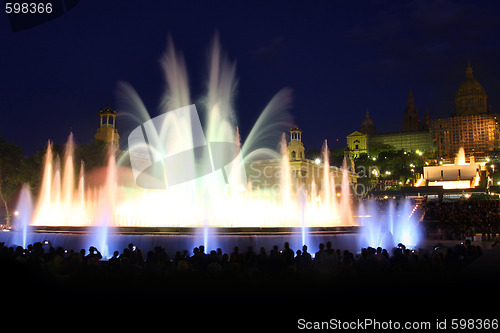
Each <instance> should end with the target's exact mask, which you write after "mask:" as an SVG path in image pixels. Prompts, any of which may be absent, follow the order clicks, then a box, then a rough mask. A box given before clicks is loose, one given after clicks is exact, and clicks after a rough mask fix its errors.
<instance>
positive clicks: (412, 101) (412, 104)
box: [408, 88, 415, 108]
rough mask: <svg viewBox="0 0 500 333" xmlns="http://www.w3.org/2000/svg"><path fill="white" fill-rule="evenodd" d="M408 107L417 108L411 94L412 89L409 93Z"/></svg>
mask: <svg viewBox="0 0 500 333" xmlns="http://www.w3.org/2000/svg"><path fill="white" fill-rule="evenodd" d="M408 107H411V108H414V107H415V101H414V100H413V93H412V92H411V88H410V92H409V93H408Z"/></svg>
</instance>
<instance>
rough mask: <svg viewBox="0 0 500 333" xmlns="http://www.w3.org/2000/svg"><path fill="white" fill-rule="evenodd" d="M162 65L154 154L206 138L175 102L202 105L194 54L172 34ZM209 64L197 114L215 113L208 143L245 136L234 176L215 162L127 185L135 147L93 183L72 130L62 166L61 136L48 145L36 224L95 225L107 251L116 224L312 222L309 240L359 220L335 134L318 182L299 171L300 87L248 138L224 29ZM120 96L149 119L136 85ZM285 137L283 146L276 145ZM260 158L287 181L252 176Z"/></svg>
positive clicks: (204, 226) (282, 95) (142, 121)
mask: <svg viewBox="0 0 500 333" xmlns="http://www.w3.org/2000/svg"><path fill="white" fill-rule="evenodd" d="M161 65H162V67H163V70H164V74H165V79H166V82H167V89H166V91H165V93H164V94H163V98H162V101H161V103H160V110H161V116H162V118H161V119H162V122H161V123H160V124H155V126H154V127H148V128H147V129H146V130H147V131H148V139H149V145H150V146H151V147H153V149H152V150H151V154H152V155H153V157H154V158H159V159H163V158H166V157H168V156H171V155H172V154H174V153H178V152H183V151H186V150H189V149H193V147H194V145H195V143H196V142H195V141H196V139H195V138H194V134H193V133H195V132H196V131H195V129H194V128H193V127H194V126H195V125H194V124H195V122H193V118H192V117H193V116H192V114H186V113H182V112H173V110H174V109H175V110H178V109H182V108H184V107H186V106H189V105H192V101H191V97H190V92H189V84H188V82H189V80H188V78H187V71H186V68H185V65H184V60H183V58H182V56H180V54H179V53H178V52H176V50H175V48H174V46H173V43H172V42H171V41H169V49H168V51H167V52H166V53H165V54H164V56H163V57H162V59H161ZM209 66H210V67H209V71H208V73H209V77H208V80H207V91H206V94H205V97H203V98H202V99H201V101H200V102H199V103H197V105H198V106H199V107H200V110H201V111H200V112H199V114H198V115H197V116H198V117H199V116H204V118H205V121H204V127H203V129H201V130H202V131H203V132H204V134H205V140H206V142H207V143H210V142H227V143H232V144H235V145H237V146H238V147H239V146H240V145H241V155H242V156H243V158H241V159H235V160H234V162H232V163H231V164H230V165H229V166H228V167H229V168H230V169H231V172H230V173H228V174H229V175H230V176H229V178H230V179H224V177H223V176H224V175H223V173H221V172H212V173H210V174H207V175H205V176H203V177H198V178H196V179H192V180H189V181H186V182H184V183H182V184H176V185H175V186H172V184H169V180H168V177H165V178H164V184H165V185H164V188H163V189H151V188H149V189H148V188H141V187H139V186H135V185H133V184H126V185H125V183H124V182H122V181H121V180H120V177H118V175H117V169H118V167H117V164H118V165H119V164H120V161H124V160H125V159H127V158H128V154H126V153H125V154H121V157H120V159H119V160H118V162H116V161H115V152H114V151H110V153H109V154H108V163H107V167H106V171H105V180H104V182H103V183H101V184H100V185H98V186H96V185H89V184H87V182H86V180H85V174H84V166H83V164H80V167H79V171H78V170H75V164H76V165H78V164H77V163H75V161H74V144H73V137H72V135H70V137H69V139H68V143H67V145H66V150H65V154H64V157H63V161H62V164H63V168H62V169H61V167H60V164H61V163H60V162H59V157H58V156H55V157H54V156H53V151H52V144H51V143H50V142H49V144H48V145H47V153H46V157H45V164H44V170H43V180H42V186H41V191H40V196H39V198H38V203H37V206H36V209H35V213H34V217H33V220H32V224H33V225H37V226H53V227H72V226H88V227H95V228H94V229H92V230H93V231H92V232H93V235H94V236H92V237H93V238H92V241H91V242H92V243H93V244H94V245H96V246H97V247H98V248H100V250H101V251H106V247H108V248H109V242H110V238H109V237H108V236H109V235H108V234H109V230H110V228H112V227H174V228H192V227H198V228H199V230H203V232H202V234H203V242H204V243H205V245H207V244H206V243H207V242H210V240H211V239H213V237H211V230H212V229H215V228H247V227H253V228H263V227H273V228H276V227H284V228H297V229H298V230H302V236H301V242H303V243H304V242H306V239H307V230H308V229H310V228H313V227H338V226H353V225H356V222H355V221H354V220H353V216H352V212H351V204H350V200H351V199H350V196H351V195H350V193H349V192H350V191H349V186H350V182H349V177H350V176H349V172H348V169H347V163H346V161H344V166H343V168H342V177H341V184H340V186H341V192H340V193H339V195H340V199H339V198H338V196H337V191H336V187H335V185H336V184H335V177H334V174H333V171H334V170H336V169H335V168H333V167H330V165H329V155H328V154H329V151H328V146H327V143H326V141H325V144H324V147H323V165H322V166H318V168H321V169H322V172H321V176H320V177H318V179H313V181H312V184H311V187H310V189H305V188H304V187H303V186H301V184H300V180H299V179H297V178H294V177H292V173H293V172H294V171H296V170H293V168H292V166H291V163H290V157H289V154H288V148H287V142H286V137H285V135H284V134H282V133H283V131H284V130H285V129H287V128H289V127H290V121H289V120H290V118H291V117H290V115H289V114H288V113H287V112H286V110H287V109H288V108H289V107H290V104H291V91H290V90H289V89H284V90H282V91H280V92H279V93H278V94H276V96H275V97H273V98H272V99H271V101H270V102H269V104H268V105H267V106H266V107H265V108H264V111H263V112H262V113H261V115H260V117H259V118H258V120H257V122H256V124H255V126H254V127H253V128H252V129H251V131H250V133H249V135H248V137H247V139H246V140H245V141H244V142H243V144H241V142H242V140H241V138H240V136H239V131H238V127H237V123H236V116H235V114H236V113H235V110H234V92H235V90H236V81H237V80H236V77H235V66H234V64H233V63H231V62H230V61H229V60H228V59H227V58H226V57H225V56H224V55H223V54H222V51H221V48H220V45H219V43H218V38H215V40H214V43H213V46H212V49H211V52H210V61H209ZM120 97H121V101H122V106H123V108H122V109H123V112H121V113H122V115H125V116H129V117H131V118H132V119H135V120H136V121H138V122H139V125H141V126H142V125H143V126H144V127H143V128H145V127H146V123H147V122H150V121H151V120H152V119H151V117H150V116H149V113H148V111H147V109H146V108H145V106H144V103H143V102H142V100H141V99H140V97H139V96H138V94H137V93H136V92H135V90H134V89H133V88H132V87H131V86H130V85H128V84H126V83H121V84H120ZM141 132H142V131H141ZM150 133H151V135H149V134H150ZM280 135H281V142H279V137H280ZM278 143H280V145H279V151H277V150H276V146H277V144H278ZM111 148H113V147H111ZM134 148H137V147H133V146H132V147H130V146H129V150H130V151H132V150H133V149H134ZM205 158H209V156H208V157H207V156H202V157H201V160H197V159H194V157H193V161H196V163H194V164H197V163H202V162H206V161H203V159H205ZM260 159H273V161H275V165H277V166H280V168H281V176H280V180H279V188H272V189H266V188H258V187H257V188H253V187H252V186H251V184H250V183H249V182H247V179H246V178H245V177H242V175H244V170H245V165H248V164H250V163H252V162H254V161H256V160H260ZM209 163H212V164H213V161H211V162H210V161H209ZM194 167H195V165H185V166H184V165H183V166H181V168H186V169H188V168H194ZM212 168H213V165H212ZM127 170H128V171H129V173H130V174H132V171H131V170H129V169H127ZM210 246H213V244H210ZM205 248H206V250H207V251H208V250H209V248H208V247H207V246H206V247H205Z"/></svg>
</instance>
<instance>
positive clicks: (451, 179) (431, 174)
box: [419, 148, 481, 189]
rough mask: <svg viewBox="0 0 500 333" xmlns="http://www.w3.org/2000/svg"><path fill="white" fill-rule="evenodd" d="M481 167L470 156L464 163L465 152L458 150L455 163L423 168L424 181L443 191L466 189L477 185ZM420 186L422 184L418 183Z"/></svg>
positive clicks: (461, 149)
mask: <svg viewBox="0 0 500 333" xmlns="http://www.w3.org/2000/svg"><path fill="white" fill-rule="evenodd" d="M480 170H481V165H480V164H479V163H476V161H475V158H474V156H470V158H469V163H466V162H465V151H464V149H463V148H460V149H459V151H458V154H457V157H455V163H453V164H442V165H438V166H426V167H424V175H423V177H424V179H425V180H426V182H427V185H428V186H442V187H443V189H466V188H473V187H476V186H478V185H479V180H480ZM419 183H420V184H421V185H425V184H423V183H424V182H419Z"/></svg>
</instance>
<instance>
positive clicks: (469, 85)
mask: <svg viewBox="0 0 500 333" xmlns="http://www.w3.org/2000/svg"><path fill="white" fill-rule="evenodd" d="M487 98H488V96H487V95H486V92H485V90H484V88H483V86H482V85H481V83H479V82H478V81H477V80H476V79H474V74H473V71H472V67H471V65H470V62H468V63H467V67H466V69H465V80H464V81H463V82H462V83H461V84H460V86H459V87H458V89H457V93H456V97H455V112H454V114H453V115H452V117H450V118H444V119H436V120H434V121H433V122H432V132H433V138H434V139H433V140H434V144H435V147H436V151H437V153H438V156H440V157H446V158H453V157H454V156H455V154H456V153H457V152H458V150H459V149H460V147H463V148H464V149H465V153H466V154H467V155H470V156H475V157H480V158H485V157H486V156H488V155H489V154H490V153H491V152H492V151H493V150H498V149H500V126H499V123H498V115H497V114H494V113H492V112H491V109H488V107H487Z"/></svg>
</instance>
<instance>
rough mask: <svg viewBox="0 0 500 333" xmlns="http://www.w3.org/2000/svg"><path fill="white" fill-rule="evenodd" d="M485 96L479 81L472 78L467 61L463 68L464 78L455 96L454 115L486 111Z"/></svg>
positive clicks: (470, 68)
mask: <svg viewBox="0 0 500 333" xmlns="http://www.w3.org/2000/svg"><path fill="white" fill-rule="evenodd" d="M487 97H488V96H486V92H485V91H484V88H483V86H482V85H481V83H479V82H478V81H477V80H476V79H474V74H473V71H472V67H471V66H470V62H468V63H467V68H466V69H465V80H464V81H463V82H462V84H460V87H458V90H457V94H456V97H455V110H456V111H455V112H456V113H455V115H456V116H466V115H472V114H483V113H488V109H487V104H486V99H487Z"/></svg>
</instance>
